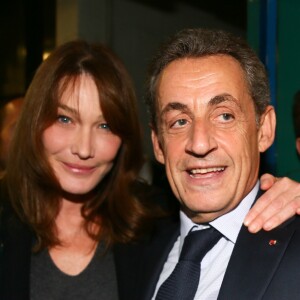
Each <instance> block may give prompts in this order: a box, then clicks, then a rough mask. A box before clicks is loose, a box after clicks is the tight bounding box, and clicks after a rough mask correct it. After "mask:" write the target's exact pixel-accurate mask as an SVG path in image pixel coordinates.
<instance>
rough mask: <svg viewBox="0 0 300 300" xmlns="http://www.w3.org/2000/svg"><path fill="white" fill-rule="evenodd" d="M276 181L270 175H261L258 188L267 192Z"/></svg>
mask: <svg viewBox="0 0 300 300" xmlns="http://www.w3.org/2000/svg"><path fill="white" fill-rule="evenodd" d="M276 181H277V178H276V177H274V176H273V175H271V174H268V173H266V174H263V175H262V176H261V178H260V188H261V189H262V190H263V191H266V190H268V189H269V188H270V187H271V186H272V185H273V184H274V183H275V182H276Z"/></svg>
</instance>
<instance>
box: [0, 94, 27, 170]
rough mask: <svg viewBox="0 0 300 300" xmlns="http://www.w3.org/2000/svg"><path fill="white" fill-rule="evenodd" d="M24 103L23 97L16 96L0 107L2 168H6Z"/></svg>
mask: <svg viewBox="0 0 300 300" xmlns="http://www.w3.org/2000/svg"><path fill="white" fill-rule="evenodd" d="M22 104H23V98H22V97H16V98H15V97H14V98H13V99H11V100H9V101H8V102H6V103H5V104H4V105H3V106H2V107H1V108H0V169H1V173H2V172H4V170H5V168H6V161H7V156H8V153H9V145H10V141H11V138H12V135H13V131H14V128H15V126H16V123H17V120H18V118H19V115H20V112H21V108H22Z"/></svg>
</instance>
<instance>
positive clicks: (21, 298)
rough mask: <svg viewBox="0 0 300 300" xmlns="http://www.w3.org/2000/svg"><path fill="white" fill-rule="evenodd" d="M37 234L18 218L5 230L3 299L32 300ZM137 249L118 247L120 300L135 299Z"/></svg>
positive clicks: (0, 253)
mask: <svg viewBox="0 0 300 300" xmlns="http://www.w3.org/2000/svg"><path fill="white" fill-rule="evenodd" d="M32 240H33V234H32V232H31V231H30V230H29V229H28V227H27V226H25V225H24V224H22V223H21V222H20V221H19V220H18V219H17V218H16V217H15V216H14V215H11V214H9V216H7V217H5V218H4V221H3V222H2V226H1V249H0V274H1V281H0V299H1V300H2V299H3V300H4V299H5V300H29V278H30V256H31V246H32ZM137 250H138V249H137V248H136V247H135V246H134V245H116V246H115V247H114V249H113V253H114V258H115V268H116V275H117V286H118V293H119V299H120V300H129V299H134V295H133V293H134V291H135V286H136V285H135V284H136V277H135V276H136V273H135V269H134V268H132V266H133V265H135V261H136V258H137V257H138V256H137V255H136V251H137Z"/></svg>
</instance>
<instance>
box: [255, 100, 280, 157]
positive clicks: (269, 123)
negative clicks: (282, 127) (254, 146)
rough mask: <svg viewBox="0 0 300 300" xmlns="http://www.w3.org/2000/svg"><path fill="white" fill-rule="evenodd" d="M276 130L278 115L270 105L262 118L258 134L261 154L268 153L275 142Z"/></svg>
mask: <svg viewBox="0 0 300 300" xmlns="http://www.w3.org/2000/svg"><path fill="white" fill-rule="evenodd" d="M275 129H276V114H275V110H274V107H273V106H271V105H269V106H268V107H267V108H266V110H265V112H264V113H263V114H262V116H261V118H260V127H259V130H258V131H259V132H258V148H259V151H260V152H264V151H266V150H267V149H268V148H269V147H270V146H271V145H272V144H273V142H274V138H275Z"/></svg>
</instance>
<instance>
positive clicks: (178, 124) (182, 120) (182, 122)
mask: <svg viewBox="0 0 300 300" xmlns="http://www.w3.org/2000/svg"><path fill="white" fill-rule="evenodd" d="M186 124H187V120H186V119H179V120H177V121H176V122H175V123H174V124H173V125H172V127H182V126H184V125H186Z"/></svg>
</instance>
